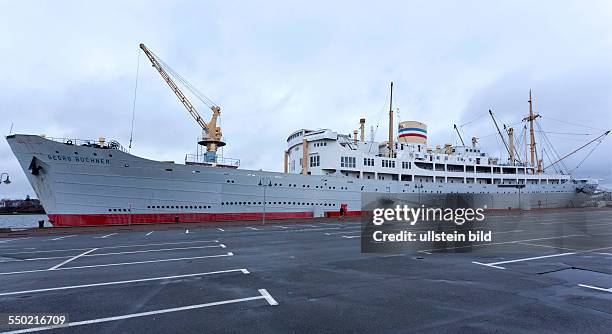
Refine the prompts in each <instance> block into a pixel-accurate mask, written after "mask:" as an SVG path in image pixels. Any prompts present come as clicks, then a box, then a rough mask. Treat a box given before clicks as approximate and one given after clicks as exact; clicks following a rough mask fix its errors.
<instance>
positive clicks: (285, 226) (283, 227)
mask: <svg viewBox="0 0 612 334" xmlns="http://www.w3.org/2000/svg"><path fill="white" fill-rule="evenodd" d="M278 227H280V228H289V227H287V226H280V225H279V226H278Z"/></svg>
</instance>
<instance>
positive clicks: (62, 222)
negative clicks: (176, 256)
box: [49, 211, 362, 226]
mask: <svg viewBox="0 0 612 334" xmlns="http://www.w3.org/2000/svg"><path fill="white" fill-rule="evenodd" d="M361 214H362V212H361V211H349V212H347V214H346V215H347V216H360V215H361ZM338 216H339V212H336V211H328V212H325V217H338ZM313 217H314V215H313V213H312V212H311V211H301V212H266V219H290V218H313ZM262 218H263V213H261V212H247V213H245V212H242V213H177V214H172V213H155V214H132V215H129V214H97V215H96V214H55V215H53V214H51V215H49V221H50V222H51V223H52V224H53V226H94V225H128V224H157V223H177V222H179V223H197V222H207V221H211V222H212V221H234V220H261V219H262Z"/></svg>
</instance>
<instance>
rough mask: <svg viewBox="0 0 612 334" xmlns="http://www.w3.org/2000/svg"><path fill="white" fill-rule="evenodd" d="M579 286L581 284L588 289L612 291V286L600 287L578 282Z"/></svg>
mask: <svg viewBox="0 0 612 334" xmlns="http://www.w3.org/2000/svg"><path fill="white" fill-rule="evenodd" d="M578 286H581V287H583V288H588V289H594V290H599V291H605V292H610V293H612V288H607V289H606V288H600V287H598V286H592V285H586V284H578Z"/></svg>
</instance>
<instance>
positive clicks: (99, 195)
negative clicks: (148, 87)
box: [6, 44, 609, 226]
mask: <svg viewBox="0 0 612 334" xmlns="http://www.w3.org/2000/svg"><path fill="white" fill-rule="evenodd" d="M141 49H142V50H143V52H145V54H146V55H147V56H148V57H149V60H150V61H151V63H152V65H153V67H155V69H157V70H158V72H159V73H160V75H161V76H162V78H163V79H164V80H165V82H166V83H167V84H168V85H169V86H170V88H171V89H172V90H173V92H174V93H175V94H176V95H177V97H178V98H179V100H180V101H181V102H182V103H183V105H184V106H185V108H186V109H187V111H188V112H189V113H190V114H191V115H192V116H193V117H194V119H195V120H196V121H197V122H198V124H199V125H200V126H201V127H202V130H203V132H202V138H201V140H200V141H199V144H201V145H202V146H203V147H205V148H206V151H205V152H204V151H203V152H202V153H198V154H194V155H186V157H185V161H184V163H182V164H180V163H174V162H167V161H155V160H150V159H146V158H143V157H138V156H136V155H134V154H131V153H130V152H129V150H127V149H125V148H124V147H123V146H122V145H121V144H120V143H119V142H118V141H116V140H106V139H105V138H98V139H96V140H93V139H90V140H82V139H76V138H54V137H47V136H42V135H30V134H10V135H8V136H6V140H7V142H8V144H9V145H10V147H11V149H12V151H13V153H14V155H15V157H16V158H17V160H18V162H19V164H20V166H21V168H22V169H23V171H24V172H25V174H26V176H27V179H28V181H29V182H30V184H31V185H32V188H33V189H34V191H35V193H36V195H37V197H38V198H39V199H40V202H41V204H42V206H43V207H44V209H45V211H46V213H47V215H48V217H49V221H50V222H51V223H52V224H53V225H54V226H87V225H114V224H120V225H130V224H146V223H188V222H207V221H235V220H262V221H263V222H264V223H265V221H266V220H267V219H289V218H301V219H306V218H317V217H334V216H337V215H339V211H340V208H341V207H343V208H346V214H347V215H349V216H358V215H362V214H364V212H365V211H364V209H363V208H364V206H365V203H363V201H364V198H366V196H365V195H366V194H370V195H371V194H374V195H379V196H380V197H389V198H392V197H394V196H396V197H399V196H401V197H402V198H403V199H408V200H409V201H410V202H412V203H415V204H416V205H431V204H432V203H443V202H444V201H446V200H448V199H449V198H455V199H456V198H460V199H461V203H464V204H465V205H466V206H470V207H482V208H485V209H487V210H497V209H501V210H514V209H522V210H530V209H545V208H565V207H580V206H582V205H583V204H584V203H585V201H586V200H587V199H588V194H589V193H592V192H593V191H595V190H596V188H597V180H596V179H577V178H574V177H573V176H572V175H569V174H566V173H560V172H551V169H550V168H548V167H550V166H547V167H544V166H542V162H543V159H542V158H541V157H538V154H537V148H536V142H535V139H534V138H535V137H534V130H533V124H534V122H535V121H536V119H537V117H538V115H537V114H536V113H534V111H533V108H532V102H531V93H530V99H529V114H528V115H527V116H526V117H525V118H524V119H523V121H524V123H525V128H527V126H529V127H530V141H529V143H527V132H525V143H526V145H525V154H524V155H522V153H519V149H518V148H517V147H516V145H515V140H514V138H513V135H514V134H513V129H512V128H509V129H504V131H503V132H505V134H503V133H502V131H501V130H500V129H499V127H497V123H495V125H496V127H497V129H498V131H499V135H500V137H501V138H502V141H503V142H504V145H505V147H506V149H507V151H508V159H507V160H506V159H504V160H503V161H501V160H500V158H498V157H494V156H492V155H489V154H487V153H486V152H485V151H484V150H483V149H482V148H481V147H480V146H479V144H478V141H477V138H472V141H471V143H470V144H469V145H466V144H465V143H464V142H463V139H462V138H461V134H460V132H459V131H457V133H458V134H459V137H460V138H461V144H459V145H452V144H445V145H443V146H433V147H432V146H430V145H428V141H427V139H428V138H427V125H426V124H425V123H422V122H420V121H412V120H408V121H403V122H399V124H398V125H397V131H395V129H396V127H395V126H394V124H393V120H394V116H393V108H392V99H393V84H391V96H390V103H389V136H388V140H385V141H375V140H374V138H373V137H372V136H371V138H370V139H366V138H365V137H366V135H365V123H366V121H365V119H364V118H361V119H360V120H359V130H354V131H353V133H352V134H351V133H349V134H342V133H339V132H336V131H333V130H331V129H299V130H297V131H294V132H292V133H291V134H290V135H289V136H288V138H287V146H286V150H285V152H284V159H283V166H284V168H283V171H282V172H273V171H262V170H250V169H243V168H241V167H240V161H239V160H237V159H229V158H225V157H223V156H221V155H219V154H217V150H218V148H219V147H222V146H224V145H225V143H224V142H223V141H222V133H221V129H220V127H218V126H217V118H218V117H219V115H220V108H219V107H218V106H217V105H215V104H213V103H210V105H209V107H210V109H211V110H212V113H213V116H212V118H211V120H210V121H208V122H206V121H204V119H203V118H202V117H201V116H200V115H199V113H198V112H197V111H196V109H195V107H194V106H193V104H191V102H189V99H188V98H187V97H186V96H185V95H184V94H183V92H182V91H181V89H180V88H179V86H178V85H177V84H176V82H175V80H173V76H176V73H175V71H173V70H171V69H170V68H169V67H168V66H167V65H166V64H165V63H164V62H163V61H161V59H159V57H157V55H155V54H154V53H153V52H152V51H150V50H149V49H148V48H146V46H144V45H142V44H141ZM179 78H180V81H184V79H183V78H182V77H179ZM188 86H190V85H188ZM200 95H201V94H200ZM205 101H209V102H210V100H208V99H206V100H205ZM491 117H492V118H493V120H494V121H495V118H494V117H493V113H491ZM455 128H456V127H455ZM607 133H609V131H608V132H606V133H605V134H604V135H602V136H600V137H598V138H597V140H600V141H601V137H603V136H605V135H607ZM552 165H555V163H553V164H552Z"/></svg>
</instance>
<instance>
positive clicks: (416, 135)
mask: <svg viewBox="0 0 612 334" xmlns="http://www.w3.org/2000/svg"><path fill="white" fill-rule="evenodd" d="M399 137H400V138H402V137H421V138H425V139H427V136H426V135H422V134H419V133H403V134H401V135H399Z"/></svg>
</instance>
